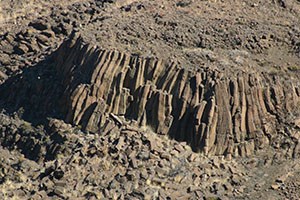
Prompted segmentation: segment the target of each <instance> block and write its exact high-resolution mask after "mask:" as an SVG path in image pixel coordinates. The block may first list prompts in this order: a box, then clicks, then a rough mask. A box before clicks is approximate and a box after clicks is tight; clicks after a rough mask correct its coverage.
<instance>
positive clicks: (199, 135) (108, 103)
mask: <svg viewBox="0 0 300 200" xmlns="http://www.w3.org/2000/svg"><path fill="white" fill-rule="evenodd" d="M52 59H53V60H52V61H51V62H53V63H52V65H51V66H52V67H51V70H52V72H50V74H47V73H46V74H44V75H39V72H36V73H35V76H36V77H35V79H38V80H37V81H35V83H32V75H31V76H29V77H31V78H21V77H20V76H19V78H18V79H17V81H12V82H9V81H8V83H6V85H5V86H2V89H1V90H2V92H3V94H5V95H6V96H7V98H5V100H2V101H3V105H10V106H11V105H13V107H14V108H19V107H25V112H27V113H29V114H30V115H31V116H34V115H37V113H34V110H35V109H34V108H38V110H45V111H46V110H47V113H48V114H49V113H53V114H55V115H59V116H60V117H61V118H62V119H64V120H65V121H66V122H68V123H71V124H74V125H80V126H81V127H82V129H83V130H86V131H90V132H99V131H101V128H102V127H103V125H104V124H103V123H104V122H105V120H102V118H103V117H104V116H105V115H106V114H108V113H113V114H114V115H115V116H124V117H125V118H126V119H129V120H136V121H137V122H138V123H139V125H140V126H148V127H150V128H151V129H152V130H153V131H154V132H157V133H159V134H167V135H170V136H171V137H173V138H175V139H177V140H180V141H186V142H188V143H189V144H190V145H191V147H192V148H193V149H194V150H195V151H203V152H204V153H205V154H206V155H223V154H224V155H227V156H229V157H230V156H247V155H251V154H253V152H254V151H255V150H256V149H259V148H263V147H265V146H266V145H269V144H270V143H272V140H273V138H276V135H277V128H278V126H280V124H283V123H288V121H287V120H286V119H288V118H289V119H293V120H294V119H297V117H298V114H299V102H300V87H299V83H298V82H296V81H292V80H289V81H284V80H282V78H281V77H279V76H273V77H270V76H269V75H264V74H258V73H252V74H249V73H243V72H237V73H236V74H226V72H220V71H217V70H212V69H206V68H199V69H198V71H190V70H188V69H186V68H184V67H181V66H178V65H176V64H174V63H165V62H164V61H162V60H159V59H156V58H141V57H139V56H137V55H129V54H126V53H121V52H117V51H108V50H102V49H100V48H98V47H96V46H93V45H90V44H87V43H85V42H84V41H83V39H82V38H81V37H80V36H76V34H73V36H71V39H69V40H67V41H65V42H64V43H63V44H62V45H61V46H60V48H59V49H58V50H57V52H56V53H55V54H54V55H53V57H52ZM48 68H49V65H48ZM45 70H46V69H45ZM45 70H44V71H45ZM50 76H51V77H52V79H53V78H54V79H55V80H56V81H54V83H53V84H49V82H47V78H49V77H50ZM53 76H54V77H53ZM39 77H40V78H39ZM43 77H45V78H43ZM28 82H29V83H28ZM52 82H53V80H52ZM22 87H23V89H22V90H20V88H22ZM24 87H25V88H26V89H24ZM8 88H10V89H9V90H8ZM12 88H13V89H14V90H16V91H18V90H20V91H23V92H24V91H25V93H24V94H23V95H20V94H18V93H16V94H11V93H10V94H9V91H11V90H12ZM31 93H32V94H35V95H29V94H31ZM26 94H27V95H26ZM36 94H40V97H39V96H37V95H36ZM5 95H4V96H5ZM29 97H30V98H31V99H29ZM57 105H60V106H57ZM26 108H27V109H26ZM284 113H288V115H289V116H287V114H284ZM293 130H294V129H293ZM292 134H296V135H299V132H298V133H297V132H296V131H295V130H294V132H293V133H292Z"/></svg>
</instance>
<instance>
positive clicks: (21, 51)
mask: <svg viewBox="0 0 300 200" xmlns="http://www.w3.org/2000/svg"><path fill="white" fill-rule="evenodd" d="M28 50H29V49H28V47H27V46H26V45H25V44H19V45H18V46H15V47H14V51H15V53H16V54H19V55H22V54H25V53H27V52H28Z"/></svg>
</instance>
